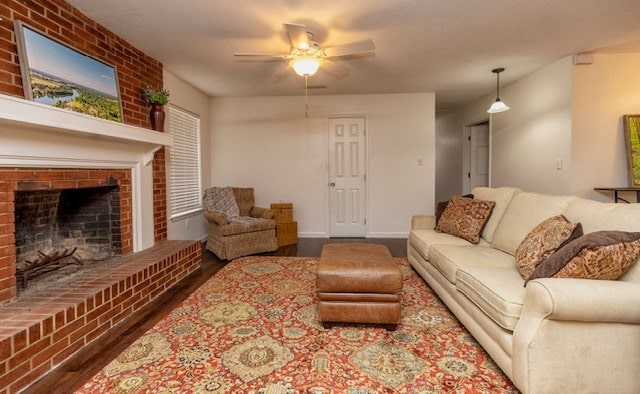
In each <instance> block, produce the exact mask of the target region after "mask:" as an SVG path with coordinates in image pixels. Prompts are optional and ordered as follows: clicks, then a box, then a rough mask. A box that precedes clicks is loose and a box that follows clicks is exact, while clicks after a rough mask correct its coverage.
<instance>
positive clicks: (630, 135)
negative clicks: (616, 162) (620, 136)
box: [623, 115, 640, 187]
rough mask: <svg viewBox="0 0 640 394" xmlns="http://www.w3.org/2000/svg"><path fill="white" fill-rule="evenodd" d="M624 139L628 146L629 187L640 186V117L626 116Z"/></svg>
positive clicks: (624, 117)
mask: <svg viewBox="0 0 640 394" xmlns="http://www.w3.org/2000/svg"><path fill="white" fill-rule="evenodd" d="M623 120H624V139H625V143H626V145H627V166H628V170H629V186H631V187H638V186H640V115H624V116H623Z"/></svg>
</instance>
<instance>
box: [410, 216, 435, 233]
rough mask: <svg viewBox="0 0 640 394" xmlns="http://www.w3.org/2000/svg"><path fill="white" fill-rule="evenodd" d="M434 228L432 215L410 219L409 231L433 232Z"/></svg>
mask: <svg viewBox="0 0 640 394" xmlns="http://www.w3.org/2000/svg"><path fill="white" fill-rule="evenodd" d="M435 226H436V217H435V216H434V215H414V216H413V217H411V230H433V228H434V227H435Z"/></svg>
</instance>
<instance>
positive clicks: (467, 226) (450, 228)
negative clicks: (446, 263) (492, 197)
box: [435, 196, 495, 244]
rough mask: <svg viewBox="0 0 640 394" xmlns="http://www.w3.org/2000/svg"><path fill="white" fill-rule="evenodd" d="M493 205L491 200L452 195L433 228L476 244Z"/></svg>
mask: <svg viewBox="0 0 640 394" xmlns="http://www.w3.org/2000/svg"><path fill="white" fill-rule="evenodd" d="M494 205H495V202H493V201H485V200H474V199H472V198H466V197H460V196H453V197H451V200H449V203H448V204H447V207H446V208H445V210H444V212H443V213H442V216H441V217H440V221H439V222H438V224H437V225H436V228H435V230H436V231H437V232H439V233H447V234H451V235H455V236H456V237H460V238H462V239H466V240H467V241H469V242H472V243H474V244H477V243H478V242H479V241H480V233H481V232H482V229H483V228H484V225H485V224H487V220H489V216H491V211H492V210H493V206H494Z"/></svg>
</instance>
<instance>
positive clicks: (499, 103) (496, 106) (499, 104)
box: [487, 67, 509, 114]
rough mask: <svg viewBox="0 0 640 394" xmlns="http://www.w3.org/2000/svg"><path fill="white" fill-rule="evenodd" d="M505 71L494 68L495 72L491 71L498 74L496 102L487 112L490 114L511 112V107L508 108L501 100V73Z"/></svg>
mask: <svg viewBox="0 0 640 394" xmlns="http://www.w3.org/2000/svg"><path fill="white" fill-rule="evenodd" d="M503 71H504V68H503V67H500V68H494V69H493V70H491V72H492V73H495V74H496V101H494V102H493V104H491V108H489V110H488V111H487V112H488V113H490V114H495V113H498V112H504V111H508V110H509V107H507V105H506V104H505V103H503V102H502V101H501V100H500V73H501V72H503Z"/></svg>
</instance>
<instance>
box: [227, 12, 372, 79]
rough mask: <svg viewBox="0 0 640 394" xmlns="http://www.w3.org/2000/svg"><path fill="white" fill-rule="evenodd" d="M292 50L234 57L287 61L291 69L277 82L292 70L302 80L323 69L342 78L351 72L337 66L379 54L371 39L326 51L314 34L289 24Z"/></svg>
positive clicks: (282, 74)
mask: <svg viewBox="0 0 640 394" xmlns="http://www.w3.org/2000/svg"><path fill="white" fill-rule="evenodd" d="M284 27H285V29H286V31H287V36H288V38H289V42H290V43H291V48H290V50H289V53H242V52H241V53H234V54H233V56H236V57H239V58H244V59H246V60H250V61H273V60H287V61H288V62H289V63H288V64H287V67H286V68H285V69H283V70H282V71H280V72H279V73H278V74H276V80H279V79H282V78H285V77H286V76H287V75H288V73H289V67H291V68H293V70H294V71H295V72H296V74H298V75H300V76H302V77H309V76H312V75H314V74H315V73H316V72H317V71H318V68H320V66H322V68H323V70H325V71H326V72H327V73H329V74H330V75H333V76H335V77H338V78H341V77H344V76H346V75H348V74H349V72H350V71H351V70H350V69H349V68H347V67H345V66H343V65H340V64H337V63H335V60H340V58H344V57H346V56H353V55H365V54H370V53H373V51H375V49H376V46H375V44H374V43H373V41H372V40H371V39H367V40H362V41H356V42H351V43H348V44H343V45H335V46H331V47H327V48H322V47H320V45H319V44H318V43H317V42H316V41H315V40H314V39H313V33H311V32H309V31H307V27H306V26H304V25H301V24H298V23H285V24H284Z"/></svg>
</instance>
